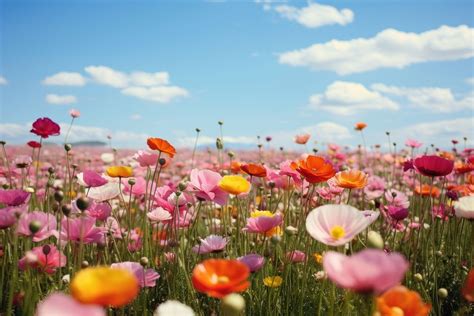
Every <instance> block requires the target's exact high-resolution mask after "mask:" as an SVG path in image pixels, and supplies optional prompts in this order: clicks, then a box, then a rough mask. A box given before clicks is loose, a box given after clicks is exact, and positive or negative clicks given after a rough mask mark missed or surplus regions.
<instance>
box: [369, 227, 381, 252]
mask: <svg viewBox="0 0 474 316" xmlns="http://www.w3.org/2000/svg"><path fill="white" fill-rule="evenodd" d="M367 246H368V247H370V248H375V249H383V247H384V242H383V239H382V236H380V234H379V233H378V232H376V231H373V230H371V231H369V232H368V233H367Z"/></svg>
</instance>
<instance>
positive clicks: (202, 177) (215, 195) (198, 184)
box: [189, 169, 228, 205]
mask: <svg viewBox="0 0 474 316" xmlns="http://www.w3.org/2000/svg"><path fill="white" fill-rule="evenodd" d="M221 179H222V177H221V175H220V174H219V173H217V172H214V171H211V170H206V169H204V170H198V169H193V170H191V174H190V182H189V188H190V189H191V190H195V195H196V197H197V198H198V199H200V200H205V201H214V202H216V203H217V204H219V205H224V204H225V203H226V202H227V197H228V194H227V193H226V192H224V191H223V190H222V189H220V188H219V186H218V185H219V181H221Z"/></svg>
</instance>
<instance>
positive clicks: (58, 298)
mask: <svg viewBox="0 0 474 316" xmlns="http://www.w3.org/2000/svg"><path fill="white" fill-rule="evenodd" d="M35 315H36V316H51V315H87V316H106V315H107V313H106V312H105V310H104V309H103V308H102V307H101V306H99V305H89V304H81V303H79V302H78V301H76V300H75V299H73V298H72V297H70V296H68V295H66V294H63V293H60V292H56V293H53V294H50V295H48V296H47V297H46V298H45V299H44V300H42V301H41V302H39V304H38V307H37V309H36V313H35Z"/></svg>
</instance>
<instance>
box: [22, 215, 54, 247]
mask: <svg viewBox="0 0 474 316" xmlns="http://www.w3.org/2000/svg"><path fill="white" fill-rule="evenodd" d="M32 222H35V224H39V230H38V231H37V232H35V233H32V232H31V230H30V224H31V223H32ZM16 232H17V234H18V235H22V236H31V237H32V239H33V241H34V242H39V241H42V240H45V239H46V238H49V237H50V236H53V235H54V234H55V232H56V217H54V215H53V214H49V213H44V212H39V211H35V212H31V213H25V214H23V215H22V216H21V217H20V219H19V221H18V227H17V230H16Z"/></svg>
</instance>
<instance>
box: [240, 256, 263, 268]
mask: <svg viewBox="0 0 474 316" xmlns="http://www.w3.org/2000/svg"><path fill="white" fill-rule="evenodd" d="M237 260H239V261H240V262H242V263H244V264H245V265H246V266H247V267H249V269H250V272H256V271H258V270H260V269H261V268H262V267H263V265H264V264H265V258H264V257H263V256H261V255H258V254H255V253H251V254H248V255H246V256H243V257H239V258H237Z"/></svg>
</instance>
